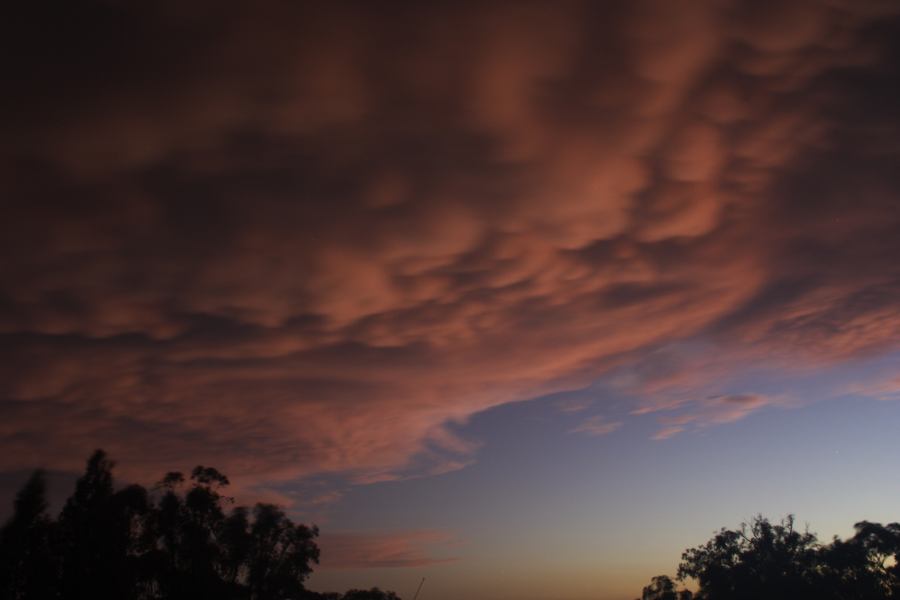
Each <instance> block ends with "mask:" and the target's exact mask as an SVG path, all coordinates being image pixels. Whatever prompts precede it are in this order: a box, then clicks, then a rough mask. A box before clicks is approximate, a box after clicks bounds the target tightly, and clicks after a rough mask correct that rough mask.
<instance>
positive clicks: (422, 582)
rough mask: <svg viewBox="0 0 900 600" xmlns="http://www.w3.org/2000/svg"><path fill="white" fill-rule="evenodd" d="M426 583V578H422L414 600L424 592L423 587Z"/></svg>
mask: <svg viewBox="0 0 900 600" xmlns="http://www.w3.org/2000/svg"><path fill="white" fill-rule="evenodd" d="M424 583H425V578H424V577H423V578H422V581H420V582H419V587H417V588H416V595H415V596H413V600H416V599H417V598H418V597H419V592H421V591H422V585H423V584H424Z"/></svg>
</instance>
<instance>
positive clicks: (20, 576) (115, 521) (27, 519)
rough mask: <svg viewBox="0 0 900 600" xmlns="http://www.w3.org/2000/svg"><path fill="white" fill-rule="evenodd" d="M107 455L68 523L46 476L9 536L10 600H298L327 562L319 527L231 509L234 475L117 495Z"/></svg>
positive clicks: (4, 592)
mask: <svg viewBox="0 0 900 600" xmlns="http://www.w3.org/2000/svg"><path fill="white" fill-rule="evenodd" d="M113 466H114V463H113V462H112V461H111V460H110V459H109V458H108V457H107V455H106V453H105V452H103V451H102V450H97V451H96V452H95V453H94V454H93V455H92V456H91V457H90V459H89V460H88V462H87V467H86V469H85V472H84V474H83V475H82V476H81V477H80V478H79V479H78V481H77V483H76V486H75V492H74V493H73V494H72V496H71V497H69V499H68V500H67V501H66V503H65V506H64V507H63V509H62V511H61V513H60V515H59V518H58V519H56V520H54V519H52V518H50V517H49V516H48V515H47V501H46V494H45V484H44V476H43V473H42V472H40V471H36V472H35V473H34V475H32V477H31V478H30V479H29V480H28V482H27V483H26V484H25V486H24V487H23V488H22V490H21V491H20V492H19V494H18V496H17V498H16V502H15V509H14V513H13V516H12V517H11V518H10V520H9V521H8V522H7V523H6V525H4V526H3V528H2V529H0V600H44V599H48V600H49V599H69V598H77V599H81V598H90V599H91V600H113V599H115V600H132V599H133V600H151V599H154V600H155V599H160V600H162V599H172V600H188V599H191V600H193V599H196V598H221V599H224V600H289V599H294V600H297V599H303V598H307V597H311V596H312V594H310V593H309V592H307V590H306V589H305V587H304V582H305V580H306V579H307V577H309V575H310V573H311V572H312V564H314V563H317V562H318V559H319V548H318V546H317V545H316V542H315V540H316V537H317V536H318V529H316V528H315V527H307V526H306V525H302V524H294V523H293V522H292V521H291V520H290V519H289V518H288V517H287V516H286V515H285V513H284V512H283V511H282V510H281V509H279V508H278V507H276V506H274V505H271V504H257V505H256V506H254V507H253V508H252V509H248V508H245V507H235V508H231V509H230V510H226V509H227V508H228V507H229V505H231V504H232V503H233V499H231V498H229V497H227V496H225V495H224V493H223V490H224V488H226V487H227V486H228V485H229V481H228V478H227V477H226V476H225V475H223V474H222V473H220V472H219V471H217V470H216V469H214V468H211V467H204V466H198V467H196V468H195V469H194V470H193V471H192V472H191V476H190V480H189V482H188V481H186V480H185V477H184V476H183V475H182V474H181V473H178V472H170V473H168V474H166V475H165V477H163V479H162V480H161V481H160V482H159V483H158V484H157V485H156V486H155V487H154V488H153V490H152V491H150V492H148V491H147V490H146V489H145V488H143V487H141V486H139V485H130V486H126V487H124V488H121V489H118V490H117V489H116V488H115V486H114V481H113V476H112V469H113Z"/></svg>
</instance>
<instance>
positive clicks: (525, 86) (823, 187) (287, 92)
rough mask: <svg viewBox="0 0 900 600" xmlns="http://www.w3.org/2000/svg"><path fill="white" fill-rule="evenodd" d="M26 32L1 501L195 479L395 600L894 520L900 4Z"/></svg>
mask: <svg viewBox="0 0 900 600" xmlns="http://www.w3.org/2000/svg"><path fill="white" fill-rule="evenodd" d="M9 13H10V14H9V15H8V17H9V18H8V19H7V18H5V19H4V22H3V23H2V24H0V29H2V30H3V38H4V40H5V43H6V45H7V50H6V52H4V53H3V54H4V56H3V57H2V58H0V61H2V62H3V68H4V74H5V79H6V81H7V85H5V86H4V88H5V91H4V94H3V95H2V98H0V103H2V106H3V109H4V110H3V114H4V116H5V121H6V122H5V124H4V136H3V139H2V141H0V144H2V153H3V154H2V155H3V162H2V167H0V181H2V198H3V205H4V206H3V212H2V215H3V217H2V225H0V227H2V231H3V234H2V241H0V243H2V245H3V246H2V257H3V258H2V259H0V340H2V342H0V352H2V359H3V360H2V361H0V372H2V377H0V491H2V494H0V500H2V502H3V505H2V509H0V515H6V514H8V510H9V506H10V505H11V499H12V497H13V494H14V493H15V490H16V488H17V486H19V485H20V484H21V483H22V481H23V479H24V477H25V474H26V473H27V472H28V471H29V470H30V469H33V468H36V467H44V468H47V469H48V470H49V472H50V473H51V475H52V477H51V484H52V485H59V486H70V485H71V481H72V478H73V477H74V474H75V473H77V472H78V471H80V469H81V468H82V467H83V464H84V460H85V459H86V457H87V456H88V454H89V453H90V452H91V451H92V450H93V449H95V448H98V447H102V448H104V449H105V450H107V451H108V452H109V453H110V455H111V456H112V457H113V458H114V459H115V460H116V461H117V468H116V474H117V477H118V478H119V479H120V480H121V481H137V482H141V483H144V484H152V483H153V482H154V481H157V480H158V479H159V478H160V476H161V475H162V474H163V473H165V472H166V471H169V470H172V469H182V470H188V469H190V468H191V467H192V466H194V465H196V464H204V465H212V466H215V467H216V468H218V469H220V470H221V471H222V472H224V473H226V474H227V475H228V476H229V478H230V479H231V481H232V487H231V491H230V493H231V494H233V495H234V496H235V497H236V498H237V500H238V501H239V502H255V501H258V500H264V501H269V502H276V503H278V504H281V505H283V506H285V507H286V508H287V510H288V511H289V513H290V514H291V515H292V517H294V518H296V519H298V520H301V521H303V522H307V523H316V524H317V525H318V526H319V527H320V529H321V532H322V535H321V538H320V545H321V548H322V561H321V565H319V566H318V567H317V568H316V569H315V572H314V574H313V576H312V578H311V580H310V587H311V588H313V589H316V590H345V589H347V588H350V587H359V588H361V587H365V588H368V587H372V586H379V587H381V588H387V589H392V590H395V591H396V592H397V593H398V594H400V595H401V596H402V597H404V598H406V599H407V600H409V599H411V598H412V597H413V594H414V592H415V590H416V587H417V586H418V585H419V582H420V581H421V579H422V577H425V578H426V583H425V585H424V587H423V589H422V594H421V595H420V599H421V600H453V599H459V598H472V599H475V600H503V599H510V598H516V599H517V600H604V599H606V600H630V599H632V598H634V597H636V596H639V595H640V589H641V586H643V585H645V584H646V583H647V582H648V581H649V579H650V577H652V576H654V575H658V574H661V573H668V574H670V575H674V574H675V570H676V568H677V564H678V560H679V558H680V555H681V552H682V551H683V550H684V549H685V548H687V547H689V546H695V545H698V544H700V543H703V542H705V541H706V540H707V539H709V537H710V536H711V534H712V533H713V532H714V531H715V530H717V529H718V528H720V527H734V526H737V525H738V524H739V523H740V522H741V521H746V520H748V519H750V518H752V517H753V516H754V515H756V514H759V513H762V514H764V515H766V516H769V517H772V518H775V519H777V518H780V517H782V516H784V515H786V514H790V513H793V514H796V516H797V520H798V522H799V523H808V524H809V527H810V529H811V530H812V531H816V532H818V534H819V535H820V539H823V540H825V541H827V540H829V539H830V537H831V536H833V535H840V536H846V535H848V534H849V533H850V532H851V530H852V525H853V523H854V522H856V521H860V520H863V519H868V520H871V521H881V522H887V521H897V520H900V477H898V476H897V475H898V471H897V457H898V455H900V436H898V432H900V108H898V107H900V84H898V82H900V4H898V3H897V2H894V1H890V0H884V1H880V0H853V1H850V0H818V1H817V0H810V1H809V2H800V1H795V0H791V1H771V2H770V1H749V0H748V1H737V0H698V1H692V2H671V1H669V0H641V1H637V2H630V1H627V2H626V1H621V2H574V1H573V2H565V1H564V2H557V1H554V2H549V1H548V2H530V1H525V2H478V3H468V2H443V1H435V2H418V3H393V2H390V3H379V2H361V1H360V2H349V1H347V2H342V1H339V2H327V3H326V2H300V1H293V2H292V1H287V0H284V1H274V0H273V1H268V0H267V1H264V2H252V3H251V2H247V3H241V2H231V1H226V2H222V1H217V2H210V1H206V0H199V1H196V2H178V1H175V0H157V1H154V2H119V1H113V0H109V1H103V0H93V1H83V0H77V1H73V2H65V3H54V2H24V3H20V6H18V7H16V8H13V9H10V10H9ZM58 491H59V493H60V494H63V493H68V491H69V489H68V487H61V488H59V490H58Z"/></svg>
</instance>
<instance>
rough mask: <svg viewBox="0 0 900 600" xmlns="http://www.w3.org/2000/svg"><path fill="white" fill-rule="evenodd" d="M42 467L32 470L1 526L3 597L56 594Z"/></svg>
mask: <svg viewBox="0 0 900 600" xmlns="http://www.w3.org/2000/svg"><path fill="white" fill-rule="evenodd" d="M46 511H47V499H46V483H45V480H44V473H43V471H35V472H34V473H33V474H32V475H31V477H30V478H29V479H28V481H27V482H26V483H25V486H24V487H23V488H22V490H21V491H20V492H19V493H18V495H17V496H16V500H15V504H14V509H13V515H12V517H11V518H10V519H9V521H8V522H7V523H6V525H4V526H3V528H2V529H0V590H2V594H3V595H2V598H4V600H5V599H10V600H12V599H16V600H18V599H26V598H51V597H53V596H55V594H56V577H55V574H56V565H55V557H54V556H53V552H52V546H51V543H52V536H53V530H52V522H51V520H50V518H49V517H48V516H47V513H46Z"/></svg>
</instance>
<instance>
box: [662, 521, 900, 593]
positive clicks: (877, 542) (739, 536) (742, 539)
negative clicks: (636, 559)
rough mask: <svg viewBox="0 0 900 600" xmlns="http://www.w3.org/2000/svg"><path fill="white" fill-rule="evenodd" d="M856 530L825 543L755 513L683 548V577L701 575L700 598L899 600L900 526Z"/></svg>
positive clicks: (869, 526) (859, 526)
mask: <svg viewBox="0 0 900 600" xmlns="http://www.w3.org/2000/svg"><path fill="white" fill-rule="evenodd" d="M855 528H856V534H855V535H854V536H853V537H852V538H850V539H848V540H846V541H842V540H840V539H837V538H835V539H834V540H833V542H832V543H831V544H828V545H820V544H819V543H818V541H817V539H816V536H815V535H814V534H812V533H810V532H808V531H804V532H799V531H797V530H796V529H795V528H794V518H793V516H788V517H787V518H786V519H784V520H782V521H781V522H780V523H777V524H773V523H771V522H770V521H769V520H768V519H765V518H763V517H762V516H758V517H755V518H754V519H753V520H752V521H751V522H750V524H749V525H747V524H742V525H741V526H740V528H738V529H737V530H728V529H722V530H720V531H719V532H718V533H717V534H716V535H715V536H714V537H713V538H712V539H711V540H709V541H708V542H707V543H706V544H704V545H702V546H697V547H695V548H691V549H689V550H687V551H685V553H684V554H683V555H682V561H681V565H680V566H679V567H678V577H679V579H687V578H691V579H696V580H697V582H698V584H699V588H700V589H699V590H698V592H697V595H696V598H697V600H745V599H746V600H751V599H757V598H767V599H772V600H788V599H790V600H805V599H815V600H887V599H891V598H894V599H896V598H900V567H898V562H897V561H898V560H900V524H898V523H891V524H888V525H880V524H878V523H869V522H867V521H863V522H860V523H857V524H856V525H855ZM645 589H646V588H645Z"/></svg>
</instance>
